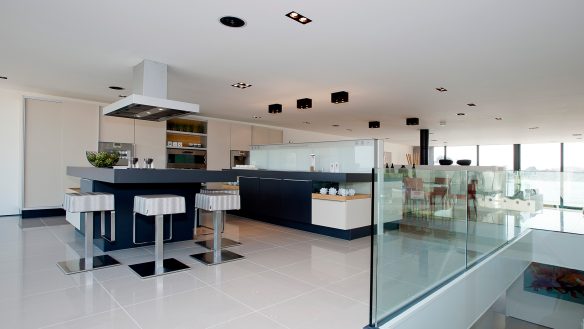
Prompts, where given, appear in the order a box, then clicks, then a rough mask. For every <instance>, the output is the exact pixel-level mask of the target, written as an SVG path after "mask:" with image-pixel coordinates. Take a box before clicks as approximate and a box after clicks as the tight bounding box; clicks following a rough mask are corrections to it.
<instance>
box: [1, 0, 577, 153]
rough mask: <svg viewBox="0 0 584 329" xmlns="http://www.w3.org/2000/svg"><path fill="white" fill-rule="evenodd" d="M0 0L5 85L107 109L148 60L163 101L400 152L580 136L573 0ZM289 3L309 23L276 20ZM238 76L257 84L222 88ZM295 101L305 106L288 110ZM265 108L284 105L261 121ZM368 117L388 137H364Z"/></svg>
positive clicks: (375, 133) (375, 134) (209, 113)
mask: <svg viewBox="0 0 584 329" xmlns="http://www.w3.org/2000/svg"><path fill="white" fill-rule="evenodd" d="M0 6H1V7H0V40H1V46H2V47H1V49H0V75H5V76H8V78H9V79H8V80H0V88H3V87H4V88H18V89H24V90H29V91H34V92H42V93H48V94H53V95H59V96H66V97H74V98H82V99H88V100H96V101H103V102H113V101H115V100H117V99H118V94H119V92H115V91H112V90H109V89H108V88H107V86H110V85H121V86H124V87H127V88H131V81H132V67H133V66H134V65H136V64H138V63H139V62H140V61H142V59H150V60H155V61H159V62H163V63H167V64H168V65H169V98H172V99H175V100H180V101H189V102H195V103H198V104H200V105H201V114H203V115H205V116H210V117H219V118H225V119H234V120H243V121H249V122H258V123H262V124H268V125H275V126H282V127H289V128H297V129H307V130H313V131H319V132H323V133H329V134H336V135H345V136H352V137H356V138H357V137H370V136H372V137H378V138H389V140H390V141H391V142H394V143H405V144H417V143H418V142H419V137H418V136H419V133H418V129H420V128H429V129H430V130H431V132H433V135H431V138H432V139H436V140H437V141H436V142H432V145H443V142H444V141H447V142H448V145H465V144H501V143H525V142H552V141H553V142H559V141H565V142H568V141H576V137H573V136H572V134H574V133H584V127H582V126H583V123H584V35H583V31H584V19H583V18H582V13H584V1H582V0H555V1H550V0H473V1H468V0H442V1H430V0H407V1H394V0H368V1H363V0H361V1H357V0H298V1H285V0H248V1H244V0H214V1H201V0H199V1H197V0H188V1H187V0H166V1H145V0H124V1H119V0H101V1H71V0H51V1H42V0H37V1H31V0H18V1H12V0H0ZM292 10H296V11H298V12H300V13H301V14H303V15H305V16H307V17H309V18H311V19H313V22H312V23H310V24H308V25H301V24H299V23H296V22H295V21H293V20H291V19H289V18H288V17H285V16H284V15H285V14H286V13H288V12H290V11H292ZM226 15H233V16H238V17H241V18H243V19H244V20H245V21H246V22H247V25H246V26H245V27H244V28H241V29H233V28H228V27H225V26H223V25H221V24H220V23H219V22H218V19H219V18H220V17H222V16H226ZM239 81H242V82H247V83H251V84H253V87H251V88H249V89H244V90H240V89H237V88H233V87H231V84H232V83H235V82H239ZM436 87H445V88H447V89H448V92H446V93H442V94H441V93H438V92H436V91H435V90H434V88H436ZM340 90H346V91H349V93H350V101H349V103H346V104H340V105H334V104H331V103H330V93H331V92H334V91H340ZM304 97H309V98H312V99H313V108H312V109H310V110H302V111H301V110H297V109H296V108H295V107H296V106H295V105H296V99H298V98H304ZM469 102H474V103H476V104H477V105H478V106H477V107H474V108H470V107H467V106H466V103H469ZM272 103H282V104H283V105H284V112H283V113H282V114H279V115H269V114H268V113H267V106H268V104H272ZM458 112H465V113H466V114H467V115H466V116H463V117H460V116H457V115H456V113H458ZM253 115H260V116H262V119H260V120H254V119H252V116H253ZM407 117H419V118H420V121H421V122H420V123H421V124H420V126H419V127H411V126H410V127H408V126H406V125H405V119H406V118H407ZM495 117H502V118H503V120H502V121H496V120H495V119H494V118H495ZM370 120H378V121H381V125H382V128H381V129H375V130H372V129H368V128H367V122H368V121H370ZM440 120H446V122H447V125H446V126H445V127H441V126H440V125H439V122H440ZM304 121H310V122H312V124H311V125H306V124H303V122H304ZM332 124H340V125H341V127H339V128H335V127H332V126H331V125H332ZM533 126H538V127H540V128H539V129H537V130H529V129H528V128H529V127H533ZM346 129H352V131H348V130H346Z"/></svg>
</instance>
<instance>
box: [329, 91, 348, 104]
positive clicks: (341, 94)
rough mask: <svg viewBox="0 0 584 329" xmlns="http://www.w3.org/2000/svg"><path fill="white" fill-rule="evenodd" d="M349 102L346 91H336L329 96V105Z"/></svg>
mask: <svg viewBox="0 0 584 329" xmlns="http://www.w3.org/2000/svg"><path fill="white" fill-rule="evenodd" d="M348 101H349V93H348V92H346V91H337V92H336V93H332V94H331V103H334V104H339V103H346V102H348Z"/></svg>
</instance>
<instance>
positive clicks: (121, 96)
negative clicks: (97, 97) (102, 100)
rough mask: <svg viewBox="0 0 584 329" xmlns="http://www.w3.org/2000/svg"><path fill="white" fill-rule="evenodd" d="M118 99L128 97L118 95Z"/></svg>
mask: <svg viewBox="0 0 584 329" xmlns="http://www.w3.org/2000/svg"><path fill="white" fill-rule="evenodd" d="M118 97H119V98H126V97H128V96H126V95H121V94H120V95H118Z"/></svg>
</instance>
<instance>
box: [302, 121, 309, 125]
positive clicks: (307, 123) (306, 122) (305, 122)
mask: <svg viewBox="0 0 584 329" xmlns="http://www.w3.org/2000/svg"><path fill="white" fill-rule="evenodd" d="M302 123H304V124H305V125H309V124H310V121H304V122H302Z"/></svg>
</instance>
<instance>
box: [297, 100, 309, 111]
mask: <svg viewBox="0 0 584 329" xmlns="http://www.w3.org/2000/svg"><path fill="white" fill-rule="evenodd" d="M296 107H297V108H299V109H309V108H312V99H310V98H302V99H298V100H296Z"/></svg>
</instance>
